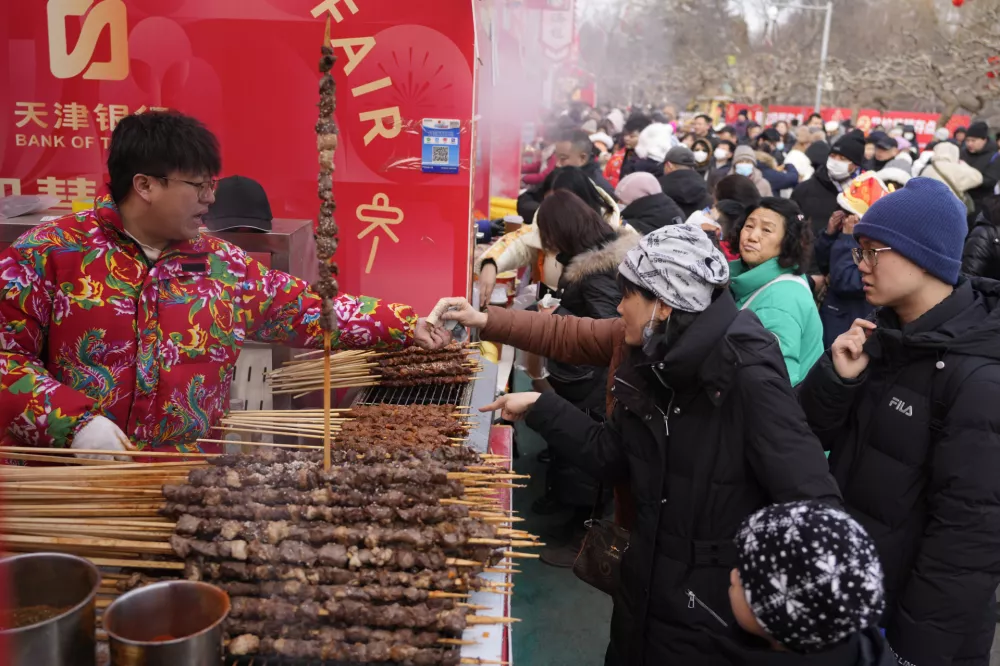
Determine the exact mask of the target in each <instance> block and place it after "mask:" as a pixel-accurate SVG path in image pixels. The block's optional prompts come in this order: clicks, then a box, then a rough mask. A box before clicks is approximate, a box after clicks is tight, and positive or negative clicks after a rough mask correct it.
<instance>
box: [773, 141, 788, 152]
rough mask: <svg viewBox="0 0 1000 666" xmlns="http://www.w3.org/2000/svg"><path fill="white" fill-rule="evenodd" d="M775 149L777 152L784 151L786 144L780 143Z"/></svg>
mask: <svg viewBox="0 0 1000 666" xmlns="http://www.w3.org/2000/svg"><path fill="white" fill-rule="evenodd" d="M774 148H775V150H784V149H785V144H783V143H781V142H780V141H779V142H778V145H776V146H775V147H774Z"/></svg>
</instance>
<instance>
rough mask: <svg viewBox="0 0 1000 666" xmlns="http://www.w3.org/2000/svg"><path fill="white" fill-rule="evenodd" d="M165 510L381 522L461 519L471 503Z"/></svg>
mask: <svg viewBox="0 0 1000 666" xmlns="http://www.w3.org/2000/svg"><path fill="white" fill-rule="evenodd" d="M161 513H162V514H163V515H164V516H166V517H168V518H178V517H180V516H182V515H184V514H188V515H192V516H196V517H198V518H224V519H227V520H254V521H263V520H289V521H292V522H302V521H323V522H327V523H344V522H346V523H358V522H362V521H366V520H367V521H370V522H373V523H378V524H380V525H391V524H393V523H397V522H405V523H425V524H434V523H439V522H442V521H446V520H459V519H461V518H466V517H468V516H469V515H470V510H469V507H467V506H463V505H460V504H456V505H447V506H439V505H430V504H417V505H415V506H411V507H391V506H381V505H378V504H369V505H367V506H350V507H346V506H312V505H307V506H301V505H293V504H290V505H284V506H268V505H266V504H259V503H257V502H251V503H248V504H245V505H234V506H226V505H219V506H202V505H198V504H175V503H172V502H171V503H168V504H166V505H165V506H164V507H163V508H162V509H161Z"/></svg>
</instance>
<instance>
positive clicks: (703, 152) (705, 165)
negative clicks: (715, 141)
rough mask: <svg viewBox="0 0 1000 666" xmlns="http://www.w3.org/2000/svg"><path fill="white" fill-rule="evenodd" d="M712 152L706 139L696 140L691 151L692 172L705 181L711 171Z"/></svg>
mask: <svg viewBox="0 0 1000 666" xmlns="http://www.w3.org/2000/svg"><path fill="white" fill-rule="evenodd" d="M712 152H713V148H712V142H711V141H709V140H708V139H696V140H695V142H694V146H692V149H691V154H692V155H694V170H695V171H697V172H698V175H699V176H701V177H702V178H705V179H706V180H707V179H708V175H709V173H710V172H711V170H712V157H713V155H712Z"/></svg>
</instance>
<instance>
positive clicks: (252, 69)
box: [0, 0, 475, 311]
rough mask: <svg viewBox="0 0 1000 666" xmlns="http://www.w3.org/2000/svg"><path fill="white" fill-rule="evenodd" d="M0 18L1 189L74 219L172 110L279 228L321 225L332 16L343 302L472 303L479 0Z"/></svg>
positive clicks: (35, 12) (65, 2)
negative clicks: (2, 57)
mask: <svg viewBox="0 0 1000 666" xmlns="http://www.w3.org/2000/svg"><path fill="white" fill-rule="evenodd" d="M0 18H2V20H0V48H3V49H4V52H5V53H6V54H7V58H6V62H7V63H8V64H7V65H6V66H5V67H3V68H2V69H0V146H3V153H2V156H0V192H2V193H5V194H11V193H15V192H21V193H26V194H33V193H37V192H41V193H45V194H52V195H55V196H56V197H58V198H59V199H60V200H61V202H62V203H61V205H62V206H63V207H65V208H66V209H68V208H69V206H70V202H71V201H73V200H77V199H87V198H90V197H92V196H93V195H94V192H95V190H96V188H97V184H98V183H99V182H101V181H103V180H104V178H105V177H106V176H105V166H104V162H105V159H106V154H105V149H106V148H107V144H108V141H109V139H110V133H111V130H112V129H113V128H114V126H115V124H116V123H117V122H118V121H119V120H120V119H121V118H122V117H124V116H125V115H127V114H129V113H135V112H141V111H145V110H147V109H153V108H173V109H177V110H179V111H182V112H184V113H187V114H190V115H193V116H196V117H198V118H200V119H201V120H202V121H204V122H205V123H206V124H207V125H208V126H209V127H210V128H211V129H212V130H213V131H214V132H215V133H216V134H217V136H218V137H219V140H220V142H221V144H222V150H223V169H224V173H223V175H231V174H241V175H245V176H249V177H251V178H254V179H256V180H258V181H260V182H261V183H262V184H263V185H264V188H265V189H266V190H267V193H268V196H269V198H270V200H271V207H272V210H273V212H274V215H275V217H286V218H307V219H314V218H315V216H316V212H317V209H318V199H317V197H316V172H317V167H316V140H315V135H314V130H313V126H314V124H315V122H316V102H317V100H318V91H317V81H318V78H319V74H318V72H317V69H316V63H317V61H318V58H319V47H320V45H321V44H322V39H323V31H324V24H325V22H326V20H327V19H328V18H329V19H331V20H332V25H333V28H332V37H333V39H334V45H335V50H336V54H337V57H338V62H337V65H336V66H335V69H334V75H335V78H336V80H337V101H338V108H337V122H338V125H339V127H340V147H339V148H338V150H337V155H336V172H335V174H334V176H335V183H336V184H335V189H334V196H335V197H336V200H337V204H338V207H337V221H338V224H339V225H340V228H341V246H340V251H339V252H338V255H337V261H338V263H339V265H340V270H341V285H342V288H343V289H344V290H345V291H350V292H354V293H365V294H370V295H373V296H381V297H385V298H390V299H394V300H400V301H403V302H409V303H412V304H413V305H415V306H416V307H417V308H418V309H419V310H422V311H426V310H428V309H429V308H430V307H431V305H432V304H433V303H434V302H435V300H436V299H437V298H438V297H439V296H441V295H442V294H463V293H465V292H466V290H467V285H468V271H469V263H470V262H469V252H470V224H469V218H470V215H469V213H470V199H471V178H472V174H471V159H472V136H471V134H472V133H471V123H472V115H473V86H474V83H473V80H474V68H475V60H474V58H475V28H474V25H473V2H472V0H444V1H443V2H438V3H436V4H435V6H434V9H433V11H428V8H427V7H426V6H425V5H424V3H415V2H403V1H402V0H241V1H240V2H232V1H231V0H201V1H200V2H184V1H183V0H128V2H127V3H126V2H124V1H123V0H96V1H95V0H47V1H43V0H37V1H35V2H7V3H4V7H3V9H2V10H0ZM425 118H435V119H448V120H457V121H459V124H460V127H461V129H462V133H461V138H460V144H459V172H458V173H457V174H432V173H424V172H423V169H422V163H421V150H422V145H423V138H422V130H421V128H422V120H423V119H425Z"/></svg>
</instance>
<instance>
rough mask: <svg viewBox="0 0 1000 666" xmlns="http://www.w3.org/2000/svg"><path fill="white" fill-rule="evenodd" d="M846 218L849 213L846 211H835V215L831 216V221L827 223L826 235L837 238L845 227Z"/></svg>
mask: <svg viewBox="0 0 1000 666" xmlns="http://www.w3.org/2000/svg"><path fill="white" fill-rule="evenodd" d="M845 217H847V213H845V212H844V211H842V210H837V211H834V212H833V215H831V216H830V221H829V222H827V223H826V235H827V236H835V235H837V234H838V233H840V230H841V228H842V227H843V226H844V218H845Z"/></svg>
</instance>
